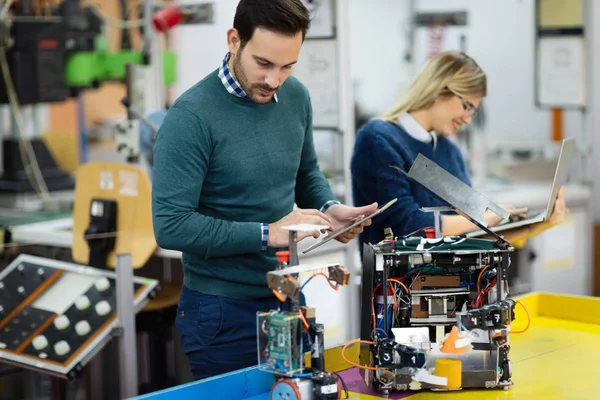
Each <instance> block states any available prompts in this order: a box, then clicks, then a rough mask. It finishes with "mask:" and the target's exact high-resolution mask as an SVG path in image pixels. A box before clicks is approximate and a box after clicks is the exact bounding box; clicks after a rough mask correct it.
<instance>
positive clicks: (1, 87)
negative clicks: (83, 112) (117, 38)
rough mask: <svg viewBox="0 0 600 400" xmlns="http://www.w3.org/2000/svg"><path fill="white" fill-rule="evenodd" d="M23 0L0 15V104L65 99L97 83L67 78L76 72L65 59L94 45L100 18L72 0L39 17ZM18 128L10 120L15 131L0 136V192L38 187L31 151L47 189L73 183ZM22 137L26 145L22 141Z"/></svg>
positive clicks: (69, 186)
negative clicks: (0, 161) (0, 159)
mask: <svg viewBox="0 0 600 400" xmlns="http://www.w3.org/2000/svg"><path fill="white" fill-rule="evenodd" d="M29 4H30V3H29V2H20V3H16V4H15V5H13V13H12V14H11V15H10V16H9V15H4V16H3V17H2V18H0V52H1V53H2V54H1V59H0V62H1V63H2V64H3V65H2V74H1V75H0V104H11V108H12V109H13V113H14V112H15V108H16V109H17V110H19V107H20V106H23V105H35V104H44V103H54V102H62V101H65V100H67V99H69V98H70V97H73V96H77V95H78V94H79V93H80V92H81V91H82V90H84V89H86V88H89V87H95V86H97V85H98V84H99V82H97V81H92V82H87V83H85V84H78V83H77V80H76V79H71V78H72V77H74V76H75V77H76V75H77V73H78V72H77V71H76V70H75V68H74V66H73V65H72V64H70V63H69V61H70V60H71V57H72V56H73V55H74V54H77V53H83V52H93V51H94V50H95V47H96V44H95V41H96V39H97V38H98V37H99V35H100V34H101V32H102V21H101V20H100V19H99V18H98V17H97V16H96V15H95V14H94V13H93V12H92V11H91V10H90V9H89V8H82V7H81V6H80V2H78V1H75V0H65V1H63V2H61V4H60V5H59V6H58V7H56V8H55V9H53V10H52V15H46V16H43V17H42V16H36V15H34V14H33V13H32V12H31V9H29V8H23V7H29ZM90 67H94V66H93V65H90ZM19 112H20V110H19ZM13 118H15V117H14V116H13ZM15 122H16V121H15ZM20 129H24V128H23V127H22V126H21V127H19V126H18V123H13V130H16V131H15V132H12V133H13V135H12V136H11V137H7V138H4V140H3V149H2V155H3V165H2V167H3V173H2V176H1V177H0V193H13V194H18V193H30V192H35V191H36V190H39V189H38V188H36V187H35V186H34V184H33V183H32V182H31V181H32V180H33V178H32V176H31V174H32V172H31V171H30V169H31V167H30V163H31V158H33V157H35V160H36V162H37V164H38V166H39V169H40V171H41V175H42V176H41V177H42V178H43V179H44V182H45V185H46V186H47V189H48V190H49V191H57V190H71V189H73V187H74V180H73V178H72V177H71V175H69V174H68V173H66V172H65V171H63V170H62V169H61V168H60V167H59V166H58V165H57V164H56V162H55V160H54V158H53V156H52V154H51V153H50V151H49V150H48V148H47V147H46V144H45V143H44V141H42V140H41V139H40V138H32V139H25V138H24V136H25V132H19V131H18V130H20ZM26 140H28V141H29V142H30V146H29V145H26V144H25V143H24V142H25V141H26ZM26 146H27V147H26Z"/></svg>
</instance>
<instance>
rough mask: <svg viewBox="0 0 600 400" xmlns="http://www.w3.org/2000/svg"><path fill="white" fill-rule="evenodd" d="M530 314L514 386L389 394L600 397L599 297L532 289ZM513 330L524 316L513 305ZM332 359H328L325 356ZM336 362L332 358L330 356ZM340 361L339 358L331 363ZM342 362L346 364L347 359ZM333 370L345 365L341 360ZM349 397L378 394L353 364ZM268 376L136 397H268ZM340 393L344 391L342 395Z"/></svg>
mask: <svg viewBox="0 0 600 400" xmlns="http://www.w3.org/2000/svg"><path fill="white" fill-rule="evenodd" d="M519 300H521V302H522V303H523V304H524V305H525V307H526V308H527V310H528V311H529V314H530V316H531V324H530V327H529V329H528V330H527V331H526V332H524V333H522V334H512V335H511V336H510V345H511V352H510V359H511V360H512V365H513V376H512V379H513V382H514V386H513V387H512V388H510V389H509V390H506V391H504V390H501V389H482V390H472V389H469V390H461V391H454V392H404V393H397V392H396V393H392V394H391V395H390V396H389V397H388V398H389V399H399V398H409V399H410V400H424V399H436V400H449V399H453V400H455V399H456V400H462V399H465V400H475V399H477V400H486V399H490V400H491V399H494V400H496V399H528V400H530V399H544V400H553V399H560V400H569V399H573V400H575V399H577V400H583V399H599V398H600V366H599V365H598V360H600V299H598V298H593V297H581V296H567V295H554V294H548V293H535V294H531V295H528V296H525V297H522V298H520V299H519ZM517 313H518V314H517ZM515 314H516V315H517V320H515V322H514V323H513V329H514V330H515V331H517V330H521V329H522V328H524V327H525V325H526V322H527V318H526V315H525V313H524V310H523V308H521V306H520V305H517V308H516V310H515ZM330 361H331V360H330ZM333 362H335V363H337V361H333ZM336 365H340V364H336ZM346 365H347V364H346ZM335 369H337V370H341V369H344V367H343V362H342V364H341V365H340V367H338V368H335ZM340 374H341V376H342V377H343V378H344V381H345V383H346V386H347V387H348V390H349V398H351V399H352V398H354V399H367V400H371V399H382V398H385V397H381V396H377V395H375V394H373V392H371V391H370V390H369V389H367V388H366V387H365V386H364V383H363V382H362V381H361V380H360V375H359V374H358V371H356V370H355V369H345V370H343V371H340ZM272 383H273V378H272V376H270V375H269V374H268V373H265V372H262V371H258V370H257V369H256V368H249V369H247V370H243V371H237V372H233V373H231V374H227V375H224V376H219V377H215V378H211V379H208V380H204V381H198V382H194V383H190V384H186V385H182V386H179V387H175V388H171V389H168V390H164V391H162V392H157V393H153V394H149V395H145V396H140V397H138V398H137V399H140V400H141V399H155V400H171V399H177V400H186V399H236V400H237V399H248V400H266V399H270V395H269V390H270V387H271V385H272ZM342 398H345V395H342Z"/></svg>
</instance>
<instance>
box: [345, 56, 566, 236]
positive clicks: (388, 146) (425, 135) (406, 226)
mask: <svg viewBox="0 0 600 400" xmlns="http://www.w3.org/2000/svg"><path fill="white" fill-rule="evenodd" d="M486 95H487V83H486V75H485V73H484V72H483V70H482V69H481V68H480V67H479V65H477V63H476V62H475V61H474V60H473V59H472V58H470V57H469V56H467V55H466V54H465V53H463V52H460V51H449V52H444V53H441V54H439V55H438V56H436V57H434V58H432V59H431V60H430V61H429V62H428V63H427V64H426V65H425V66H424V68H423V69H422V70H421V72H420V73H419V74H418V75H417V77H416V78H415V79H414V81H413V82H412V83H411V84H410V86H409V87H408V89H407V90H406V92H405V93H404V94H403V95H402V96H401V97H400V99H399V101H398V103H397V104H396V105H395V106H394V107H393V108H392V109H391V110H390V111H389V112H387V113H386V114H384V115H383V117H381V118H378V119H373V120H371V121H369V122H367V123H366V124H365V125H363V126H362V127H361V128H360V130H359V132H358V133H357V137H356V142H355V147H354V154H353V155H352V161H351V172H352V186H353V197H354V202H355V204H356V206H360V205H364V204H371V203H373V202H374V201H377V202H378V203H379V204H385V202H387V201H388V200H389V199H392V198H394V197H397V198H398V201H397V202H396V204H394V206H393V208H391V209H389V210H388V211H387V212H385V213H383V214H382V215H380V216H379V217H378V218H376V219H375V220H373V224H372V225H371V226H370V227H368V228H365V230H364V232H363V235H362V236H361V238H360V239H361V242H363V243H364V242H367V243H369V242H370V243H377V242H379V241H380V240H382V239H383V230H384V228H386V227H391V228H392V230H393V231H394V234H395V235H396V236H404V235H407V234H409V233H412V232H415V231H417V230H419V229H422V228H426V227H433V226H434V217H433V214H432V213H427V212H423V211H420V208H421V207H433V206H445V205H447V204H446V203H445V202H444V201H443V200H441V199H440V198H438V197H437V196H435V195H434V194H433V193H431V192H430V191H429V190H427V189H425V188H424V187H422V186H421V185H419V184H418V183H416V182H411V181H409V180H408V179H407V178H405V177H403V176H401V175H400V174H398V173H397V172H396V171H394V170H393V169H391V168H390V167H389V166H390V165H397V166H398V167H400V168H402V169H404V170H405V171H408V170H409V169H410V167H411V165H412V163H413V162H414V160H415V158H416V157H417V155H418V154H419V153H422V154H423V155H424V156H426V157H427V158H429V159H431V160H432V161H434V162H435V163H437V164H438V165H440V166H441V167H442V168H444V169H446V170H447V171H448V172H450V173H451V174H453V175H454V176H456V177H457V178H459V179H460V180H462V181H463V182H465V183H467V184H469V185H470V184H471V182H470V178H469V173H468V171H467V167H466V164H465V161H464V159H463V156H462V153H461V151H460V149H459V148H458V146H457V145H456V144H455V143H454V142H453V141H452V139H451V136H453V135H454V134H456V133H457V132H458V131H459V130H460V129H461V127H462V126H463V125H465V124H466V125H468V124H470V123H471V120H472V118H473V117H474V116H475V114H476V112H477V108H478V107H479V104H480V103H481V101H482V100H483V98H485V97H486ZM563 191H564V189H563V188H561V189H560V190H559V193H558V197H557V201H556V206H555V209H554V212H553V215H552V217H551V218H550V221H549V222H548V223H542V225H537V226H530V227H529V228H522V229H520V230H518V231H516V232H510V233H505V234H504V235H505V237H506V238H507V239H509V240H513V241H514V240H520V239H524V238H527V237H529V236H532V235H535V234H538V233H539V232H541V231H542V230H545V229H547V228H548V227H549V226H552V225H555V224H557V223H560V222H561V221H562V220H563V219H564V215H565V213H566V212H568V210H566V208H565V203H564V197H563ZM505 208H507V210H508V211H509V212H510V213H511V215H512V216H515V217H519V216H521V215H522V214H523V213H524V212H525V211H526V209H515V208H512V207H505ZM485 219H486V221H487V222H488V225H489V226H494V225H496V224H497V223H498V222H500V220H501V219H500V217H498V216H497V215H496V214H494V213H492V212H488V213H487V214H486V215H485ZM441 224H442V226H441V228H442V234H443V235H460V234H464V233H466V232H468V231H471V230H474V229H476V227H475V226H474V225H473V224H472V223H471V222H470V221H468V220H467V219H466V218H464V217H462V216H460V215H456V214H453V215H449V214H448V215H443V216H442V221H441Z"/></svg>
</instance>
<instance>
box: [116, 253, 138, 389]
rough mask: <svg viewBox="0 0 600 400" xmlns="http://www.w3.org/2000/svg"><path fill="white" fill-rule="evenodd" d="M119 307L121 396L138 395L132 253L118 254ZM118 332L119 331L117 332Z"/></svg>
mask: <svg viewBox="0 0 600 400" xmlns="http://www.w3.org/2000/svg"><path fill="white" fill-rule="evenodd" d="M116 269H117V309H118V318H119V325H118V327H119V328H120V332H118V333H119V334H120V335H119V359H120V368H119V371H120V384H121V391H120V392H121V398H129V397H135V396H137V395H138V387H137V382H138V364H137V351H136V350H137V345H136V339H135V335H136V333H135V332H136V330H135V309H134V306H133V299H134V296H133V268H132V266H131V254H117V268H116ZM115 333H117V332H115Z"/></svg>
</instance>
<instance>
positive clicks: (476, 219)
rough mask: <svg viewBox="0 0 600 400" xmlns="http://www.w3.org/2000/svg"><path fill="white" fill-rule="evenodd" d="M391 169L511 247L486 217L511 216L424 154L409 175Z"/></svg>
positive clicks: (416, 161) (420, 155) (399, 169)
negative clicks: (494, 214) (492, 214)
mask: <svg viewBox="0 0 600 400" xmlns="http://www.w3.org/2000/svg"><path fill="white" fill-rule="evenodd" d="M390 167H391V168H393V169H395V170H396V171H398V172H399V173H401V174H402V175H404V176H407V177H408V178H410V179H412V180H414V181H416V182H417V183H419V184H421V185H422V186H424V187H425V188H427V189H429V190H430V191H431V192H433V193H434V194H436V195H437V196H438V197H440V198H441V199H442V200H444V201H446V202H447V203H448V204H450V205H451V206H452V207H454V209H455V210H456V212H458V213H459V214H461V215H462V216H464V217H465V218H467V219H468V220H469V221H471V222H472V223H474V224H475V225H477V226H478V227H479V228H481V229H483V230H484V231H485V232H486V233H487V234H489V235H490V236H493V237H494V238H496V239H498V240H499V241H500V242H503V243H506V244H508V242H507V241H506V240H505V239H504V238H503V237H502V236H499V235H498V234H497V233H494V232H492V231H491V230H489V229H488V224H487V222H486V221H485V219H484V214H485V212H486V211H487V210H491V211H492V212H494V213H496V214H498V215H499V216H500V217H502V218H503V219H508V218H509V217H510V213H509V212H508V211H506V210H505V209H504V208H502V207H500V206H499V205H497V204H495V203H493V202H491V201H490V200H489V199H487V198H486V197H484V196H483V195H482V194H481V193H479V192H478V191H476V190H475V189H473V188H472V187H471V186H469V185H467V184H466V183H464V182H463V181H461V180H460V179H458V178H457V177H455V176H454V175H452V174H451V173H449V172H448V171H446V170H445V169H443V168H442V167H440V166H439V165H437V164H436V163H434V162H433V161H431V160H430V159H428V158H427V157H425V156H424V155H423V154H419V155H418V156H417V158H416V159H415V162H414V163H413V165H412V166H411V167H410V170H409V171H408V172H406V171H404V170H403V169H401V168H399V167H397V166H394V165H390Z"/></svg>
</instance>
